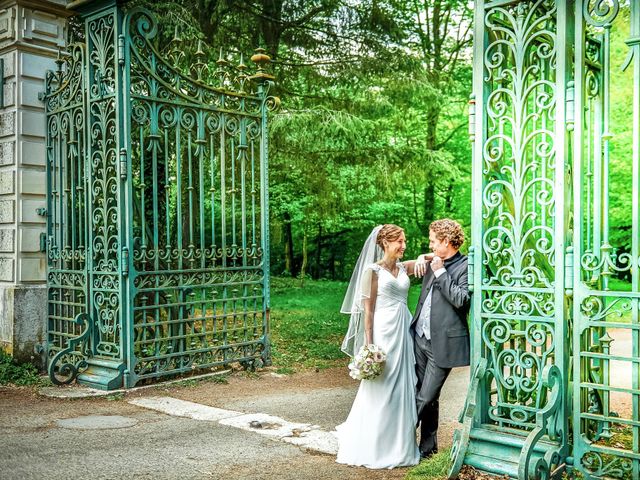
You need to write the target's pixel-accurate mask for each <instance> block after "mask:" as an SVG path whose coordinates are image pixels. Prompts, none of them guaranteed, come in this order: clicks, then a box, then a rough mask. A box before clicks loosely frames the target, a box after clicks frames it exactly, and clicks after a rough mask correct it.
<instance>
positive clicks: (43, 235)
mask: <svg viewBox="0 0 640 480" xmlns="http://www.w3.org/2000/svg"><path fill="white" fill-rule="evenodd" d="M40 251H41V252H43V253H46V251H47V234H46V233H45V232H40Z"/></svg>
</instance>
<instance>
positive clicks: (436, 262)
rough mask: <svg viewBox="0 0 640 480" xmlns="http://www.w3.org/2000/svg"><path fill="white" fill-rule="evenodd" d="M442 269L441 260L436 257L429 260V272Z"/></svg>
mask: <svg viewBox="0 0 640 480" xmlns="http://www.w3.org/2000/svg"><path fill="white" fill-rule="evenodd" d="M442 267H444V262H443V261H442V258H440V257H438V256H437V255H436V256H435V257H433V260H431V270H433V271H434V272H437V271H438V270H440V269H441V268H442Z"/></svg>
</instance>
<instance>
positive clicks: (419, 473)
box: [405, 448, 451, 480]
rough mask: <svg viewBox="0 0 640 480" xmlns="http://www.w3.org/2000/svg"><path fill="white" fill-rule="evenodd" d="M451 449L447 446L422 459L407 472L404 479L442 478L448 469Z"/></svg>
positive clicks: (438, 479) (427, 479) (445, 476)
mask: <svg viewBox="0 0 640 480" xmlns="http://www.w3.org/2000/svg"><path fill="white" fill-rule="evenodd" d="M450 454H451V449H450V448H448V449H446V450H443V451H442V452H438V453H436V454H435V455H433V456H432V457H430V458H428V459H426V460H422V461H421V462H420V463H419V464H418V465H416V466H415V467H413V468H412V469H411V470H409V472H408V473H407V476H406V477H405V479H406V480H444V479H446V478H447V472H448V471H449V455H450Z"/></svg>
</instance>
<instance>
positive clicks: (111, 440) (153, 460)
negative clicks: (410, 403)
mask: <svg viewBox="0 0 640 480" xmlns="http://www.w3.org/2000/svg"><path fill="white" fill-rule="evenodd" d="M467 377H468V369H457V370H455V371H454V373H453V374H452V375H451V377H450V378H449V380H448V382H447V384H446V385H445V388H444V390H443V399H444V401H443V402H442V403H443V409H442V422H443V424H444V428H443V429H442V432H441V434H442V435H441V444H442V445H443V446H445V445H447V444H449V443H450V437H451V434H452V431H453V428H454V425H455V424H456V417H457V415H458V412H459V409H460V408H461V406H462V404H463V403H464V393H465V392H466V385H467ZM356 387H357V383H356V382H354V381H352V380H350V379H349V378H348V376H347V375H346V373H345V371H344V369H333V370H326V371H321V372H318V373H316V372H309V373H304V374H296V375H292V376H287V377H275V376H272V375H271V374H269V373H268V372H267V373H264V374H263V375H261V376H260V377H254V376H246V375H243V374H241V373H237V374H234V375H233V376H231V377H230V378H229V380H228V383H226V384H217V383H214V382H211V381H209V382H201V383H199V384H198V385H196V386H175V385H174V386H167V387H159V388H153V389H147V390H142V391H136V392H132V393H127V394H126V395H125V396H124V397H123V398H119V399H117V398H116V399H113V400H107V399H105V398H91V399H52V398H47V397H42V396H39V395H37V394H36V393H34V392H33V391H31V390H29V389H15V388H13V389H2V390H0V478H2V479H4V478H6V479H30V478H33V479H42V478H47V479H84V478H91V479H120V478H134V479H165V478H166V479H178V478H185V479H223V478H224V479H239V480H243V479H247V480H248V479H251V480H256V479H306V478H308V479H332V480H333V479H364V478H367V479H374V480H375V479H400V478H404V476H405V474H406V471H407V469H396V470H390V471H375V472H372V471H369V470H366V469H362V468H354V467H345V466H342V465H337V464H336V463H335V462H334V457H333V456H331V455H325V454H318V453H313V452H309V451H306V450H303V449H301V448H299V447H297V446H295V445H290V444H287V443H283V442H281V441H278V440H274V439H270V438H267V437H265V436H263V435H258V434H256V433H254V432H250V431H245V430H241V429H238V428H234V427H231V426H225V425H221V424H219V423H217V422H210V421H201V420H193V419H190V418H182V417H175V416H172V415H167V414H163V413H159V412H155V411H152V410H149V409H146V408H142V407H139V406H136V405H133V404H131V403H129V402H130V401H132V400H135V399H139V398H144V397H151V396H165V397H166V396H168V397H172V398H176V399H183V400H189V401H193V402H196V403H201V404H203V405H210V406H214V407H218V408H225V409H229V410H237V411H241V412H247V413H255V412H263V413H268V414H271V415H276V416H279V417H281V418H283V419H285V420H289V421H293V422H302V423H312V424H315V425H319V426H320V427H321V428H322V429H324V430H327V431H329V430H332V429H333V428H334V427H335V425H337V424H338V423H341V422H342V421H343V420H344V418H345V417H346V415H347V413H348V411H349V408H350V406H351V402H352V401H353V397H354V395H355V391H356ZM87 415H94V416H99V415H105V416H114V415H117V416H121V417H125V419H126V420H127V421H128V422H129V424H131V423H135V425H131V426H127V427H125V428H117V429H75V428H68V427H65V426H63V425H61V424H60V423H59V421H60V420H64V419H75V418H80V417H84V416H87Z"/></svg>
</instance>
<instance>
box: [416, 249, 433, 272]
mask: <svg viewBox="0 0 640 480" xmlns="http://www.w3.org/2000/svg"><path fill="white" fill-rule="evenodd" d="M432 259H433V253H423V254H422V255H420V256H419V257H418V259H417V260H416V264H415V265H414V267H413V272H414V274H415V276H416V277H417V278H422V277H423V276H424V275H425V274H426V273H427V265H429V262H431V260H432Z"/></svg>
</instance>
